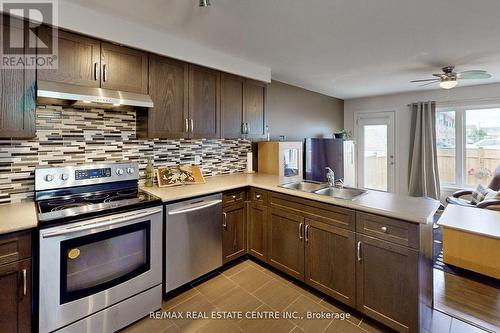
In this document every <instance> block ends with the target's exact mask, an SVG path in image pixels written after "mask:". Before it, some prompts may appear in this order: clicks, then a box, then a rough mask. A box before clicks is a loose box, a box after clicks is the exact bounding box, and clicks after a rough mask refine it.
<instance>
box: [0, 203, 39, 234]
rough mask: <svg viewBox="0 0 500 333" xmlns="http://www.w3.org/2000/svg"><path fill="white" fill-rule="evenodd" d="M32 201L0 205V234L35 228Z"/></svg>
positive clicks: (34, 213) (34, 209) (36, 222)
mask: <svg viewBox="0 0 500 333" xmlns="http://www.w3.org/2000/svg"><path fill="white" fill-rule="evenodd" d="M37 224H38V220H37V217H36V208H35V203H34V202H21V203H12V204H6V205H0V234H6V233H9V232H14V231H21V230H27V229H32V228H36V226H37Z"/></svg>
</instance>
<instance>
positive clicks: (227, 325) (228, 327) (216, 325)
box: [183, 319, 243, 333]
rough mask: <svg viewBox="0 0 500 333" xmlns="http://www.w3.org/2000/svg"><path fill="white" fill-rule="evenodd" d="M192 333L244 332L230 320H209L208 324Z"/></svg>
mask: <svg viewBox="0 0 500 333" xmlns="http://www.w3.org/2000/svg"><path fill="white" fill-rule="evenodd" d="M189 331H190V330H186V331H183V332H189ZM191 332H197V333H198V332H200V333H237V332H243V330H242V329H241V328H240V327H238V325H236V323H235V322H232V321H230V320H223V319H219V320H215V319H214V320H207V321H206V323H205V324H204V325H203V326H201V327H199V328H198V329H195V330H192V331H191Z"/></svg>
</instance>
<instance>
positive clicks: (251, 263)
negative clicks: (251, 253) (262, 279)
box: [245, 259, 267, 271]
mask: <svg viewBox="0 0 500 333" xmlns="http://www.w3.org/2000/svg"><path fill="white" fill-rule="evenodd" d="M245 263H247V264H248V265H250V266H252V267H255V268H257V269H258V270H259V271H265V270H267V269H266V267H264V266H263V265H261V264H259V263H258V262H257V261H253V260H251V259H247V260H246V261H245Z"/></svg>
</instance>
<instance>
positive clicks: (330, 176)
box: [325, 167, 335, 186]
mask: <svg viewBox="0 0 500 333" xmlns="http://www.w3.org/2000/svg"><path fill="white" fill-rule="evenodd" d="M325 170H326V180H327V181H328V186H335V172H333V170H332V169H330V168H329V167H326V168H325Z"/></svg>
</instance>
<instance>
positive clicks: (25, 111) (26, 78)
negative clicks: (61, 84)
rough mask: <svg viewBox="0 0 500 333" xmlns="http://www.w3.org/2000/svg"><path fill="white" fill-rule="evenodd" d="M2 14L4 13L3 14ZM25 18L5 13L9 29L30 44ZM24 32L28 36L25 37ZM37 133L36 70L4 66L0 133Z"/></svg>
mask: <svg viewBox="0 0 500 333" xmlns="http://www.w3.org/2000/svg"><path fill="white" fill-rule="evenodd" d="M0 15H1V14H0ZM23 24H24V23H23V21H21V20H16V19H12V20H11V19H10V18H9V17H4V18H3V20H2V25H3V27H2V28H3V29H2V31H3V32H5V33H9V34H10V35H11V36H13V37H12V38H14V39H17V41H12V42H13V43H18V44H19V45H23V40H24V42H25V44H24V46H25V49H26V48H27V43H26V41H27V40H28V39H27V33H26V31H27V30H24V29H23ZM23 34H24V35H25V37H23ZM33 136H35V70H34V69H26V68H19V67H16V68H14V69H0V137H2V138H29V137H33Z"/></svg>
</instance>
